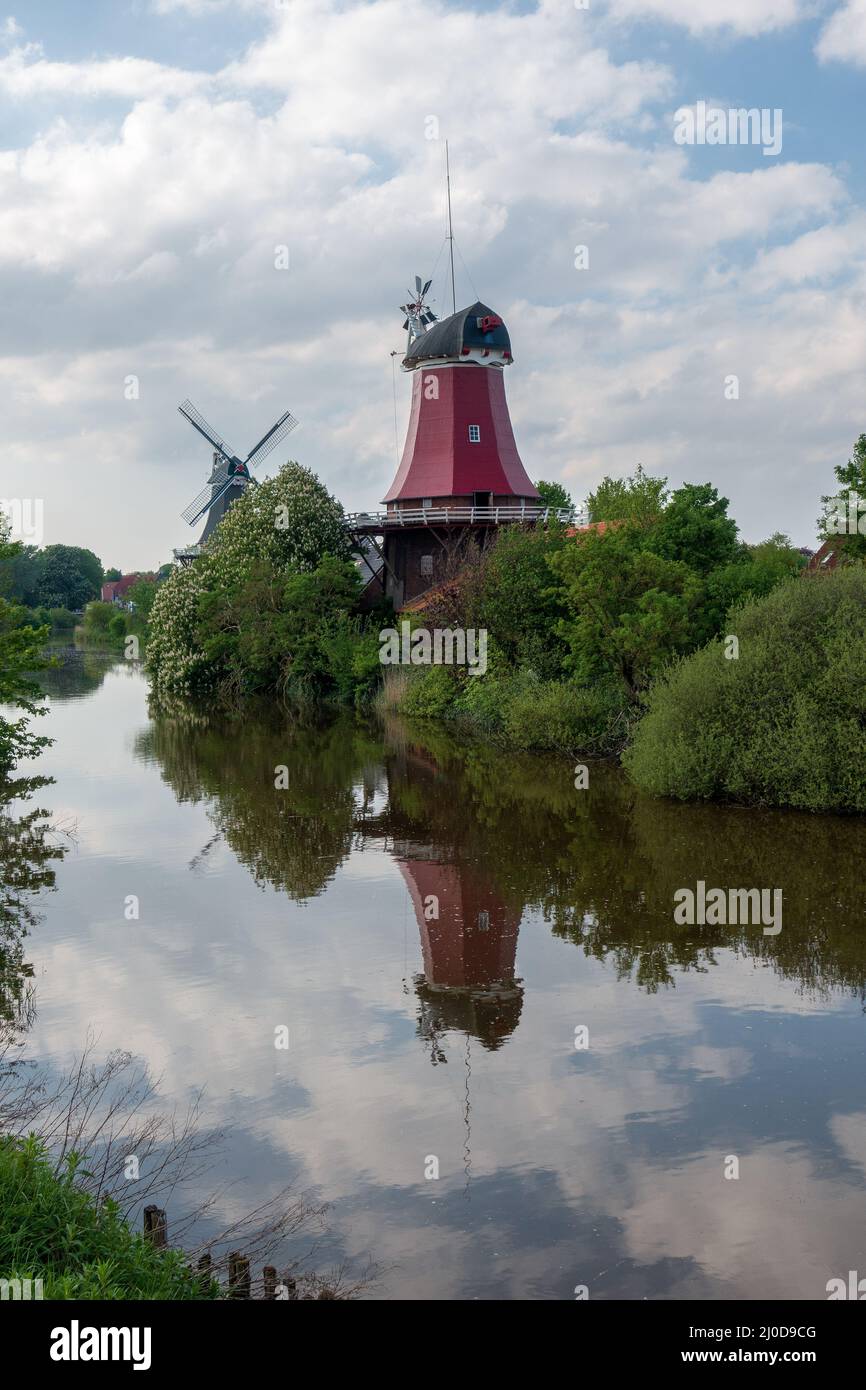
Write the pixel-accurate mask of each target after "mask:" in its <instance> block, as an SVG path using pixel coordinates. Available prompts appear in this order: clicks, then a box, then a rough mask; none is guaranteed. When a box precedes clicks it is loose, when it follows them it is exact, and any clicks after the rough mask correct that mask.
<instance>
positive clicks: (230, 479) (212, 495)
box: [178, 400, 298, 545]
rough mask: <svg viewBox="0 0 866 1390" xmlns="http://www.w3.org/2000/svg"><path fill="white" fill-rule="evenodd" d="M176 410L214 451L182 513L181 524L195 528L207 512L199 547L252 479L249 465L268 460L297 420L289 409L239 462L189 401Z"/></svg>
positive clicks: (221, 437) (228, 446)
mask: <svg viewBox="0 0 866 1390" xmlns="http://www.w3.org/2000/svg"><path fill="white" fill-rule="evenodd" d="M178 410H179V411H180V413H181V415H183V416H184V417H185V419H187V420H189V423H190V424H191V425H192V427H193V429H195V430H197V431H198V433H199V434H201V435H203V436H204V438H205V439H206V440H207V441H208V443H209V444H210V445H211V446H212V447H213V449H214V456H213V469H212V471H211V475H210V478H209V479H208V481H207V483H206V484H205V486H204V487H203V488H202V490H201V492H200V493H199V494H198V495H197V496H196V497H194V498H193V500H192V501H191V502H190V504H189V506H188V507H185V508H184V510H183V512H182V513H181V515H182V517H183V519H184V521H186V522H188V523H189V525H190V526H195V524H196V522H197V521H199V520H200V518H201V517H203V516H204V515H205V513H207V524H206V526H205V529H204V532H203V533H202V536H201V539H200V541H199V545H201V544H203V543H204V541H206V540H207V538H208V537H209V536H210V535H211V533H212V532H213V531H214V530H215V529H216V527H217V526H218V525H219V523H220V521H221V520H222V518H223V517H224V516H225V514H226V511H227V510H228V508H229V506H230V505H231V503H232V502H233V501H234V500H235V498H236V497H237V496H238V494H239V493H240V492H242V491H244V490H245V489H246V488H247V487H248V486H249V485H250V483H251V482H252V481H253V479H251V478H250V473H249V468H250V466H252V467H256V466H257V465H258V464H260V463H261V462H262V461H263V460H264V459H266V458H267V456H268V454H270V453H271V452H272V451H273V450H274V449H275V448H276V447H277V445H278V444H279V443H280V441H281V440H283V439H285V437H286V435H287V434H289V432H290V431H291V430H293V429H294V428H295V426H296V425H297V423H298V422H297V420H296V419H295V417H294V415H292V413H291V411H290V410H287V411H285V412H284V414H282V415H281V416H280V418H279V420H277V422H276V424H274V425H272V426H271V428H270V429H269V430H268V432H267V434H265V435H263V436H262V438H261V439H260V440H259V442H258V444H256V445H255V446H254V447H253V448H252V449H251V450H250V452H249V454H248V455H247V457H246V458H245V459H239V458H238V456H237V455H236V454H235V453H234V451H233V450H232V449H231V446H230V445H228V444H227V443H226V441H225V439H224V438H223V436H222V435H221V434H217V432H216V430H215V429H213V428H212V426H211V425H209V424H208V422H207V420H206V419H205V418H204V416H203V415H202V413H201V411H200V410H197V409H196V407H195V406H194V405H193V403H192V401H188V400H187V401H184V402H183V404H182V405H179V406H178Z"/></svg>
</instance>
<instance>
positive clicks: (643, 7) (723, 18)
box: [609, 0, 814, 37]
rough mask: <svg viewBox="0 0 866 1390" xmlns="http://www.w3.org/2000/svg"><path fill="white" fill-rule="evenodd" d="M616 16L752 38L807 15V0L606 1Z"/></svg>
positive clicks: (808, 8)
mask: <svg viewBox="0 0 866 1390" xmlns="http://www.w3.org/2000/svg"><path fill="white" fill-rule="evenodd" d="M609 3H610V13H611V14H612V15H613V16H614V18H616V19H634V20H650V21H651V20H663V21H666V22H667V23H669V24H680V25H682V26H683V27H684V28H686V29H688V30H689V31H690V32H691V33H692V34H705V33H712V32H717V31H718V30H720V29H722V30H724V29H729V30H732V31H733V33H734V34H736V35H737V36H738V37H753V36H755V35H756V34H765V33H768V32H770V31H772V30H777V29H785V28H787V27H788V26H790V25H792V24H797V23H799V22H800V20H802V19H804V18H806V17H808V15H809V14H810V13H812V11H813V9H814V5H813V4H811V3H809V0H609Z"/></svg>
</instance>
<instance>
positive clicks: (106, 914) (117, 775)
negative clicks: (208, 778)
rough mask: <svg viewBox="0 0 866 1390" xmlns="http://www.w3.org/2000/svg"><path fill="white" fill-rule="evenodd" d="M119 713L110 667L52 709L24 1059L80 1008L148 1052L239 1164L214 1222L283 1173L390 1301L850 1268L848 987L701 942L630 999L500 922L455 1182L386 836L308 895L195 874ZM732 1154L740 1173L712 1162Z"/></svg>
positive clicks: (528, 920) (441, 1092)
mask: <svg viewBox="0 0 866 1390" xmlns="http://www.w3.org/2000/svg"><path fill="white" fill-rule="evenodd" d="M103 700H104V701H105V703H104V704H103V703H102V701H103ZM70 710H74V718H72V717H70V716H69V711H70ZM142 711H143V686H141V685H138V686H137V685H135V684H134V683H129V682H127V681H126V680H124V681H123V682H122V684H121V683H120V682H118V683H114V682H113V680H112V677H111V676H109V677H108V679H107V680H106V683H105V685H104V686H103V688H102V691H101V692H100V696H99V701H98V702H97V701H93V702H87V701H79V702H73V703H72V704H71V705H68V706H64V707H62V708H61V710H60V711H59V712H58V720H57V722H55V720H54V715H53V714H52V726H51V729H50V732H52V733H54V734H56V735H57V736H58V739H59V741H58V743H57V744H56V745H55V748H54V749H52V750H51V751H50V753H49V754H48V756H47V757H46V763H48V762H49V761H50V762H52V763H53V764H54V766H50V767H48V768H47V770H48V771H50V772H53V773H55V775H57V776H58V777H59V778H60V782H59V784H58V786H57V788H56V789H54V788H49V789H47V793H46V801H49V802H50V801H51V799H52V797H53V794H54V792H55V790H56V792H57V794H58V801H57V802H56V803H55V804H60V798H62V804H63V805H65V806H66V807H68V808H69V811H70V814H71V815H72V816H73V817H74V818H75V819H77V820H78V822H79V827H80V839H79V849H78V852H77V853H74V854H71V855H69V856H67V859H66V860H65V861H64V862H63V863H62V864H60V865H58V887H59V890H60V891H59V892H58V893H57V894H54V895H46V897H45V900H44V904H42V906H43V908H44V910H45V912H46V921H45V923H44V925H43V926H41V927H40V928H39V929H38V931H37V932H35V933H34V935H33V936H32V938H31V940H30V956H31V958H32V959H33V962H34V965H35V966H36V969H37V973H38V976H39V990H38V999H37V1004H38V1018H37V1024H36V1027H35V1029H34V1031H33V1034H32V1045H33V1052H34V1053H35V1054H37V1055H40V1054H41V1055H43V1056H45V1055H51V1056H55V1057H61V1056H63V1057H68V1056H70V1055H72V1054H74V1053H76V1052H77V1051H78V1050H79V1049H80V1047H81V1044H82V1041H83V1039H84V1037H85V1036H86V1034H87V1031H88V1029H89V1028H90V1027H93V1028H94V1029H95V1030H96V1031H97V1032H98V1033H99V1034H100V1049H101V1051H102V1052H107V1051H109V1050H110V1049H112V1048H118V1047H119V1048H125V1049H128V1050H131V1051H132V1052H134V1053H136V1054H139V1055H141V1056H142V1057H143V1058H145V1059H147V1061H148V1062H149V1064H150V1066H151V1068H152V1070H153V1072H155V1073H157V1074H159V1073H162V1074H163V1075H164V1082H163V1086H162V1095H163V1097H164V1098H165V1099H166V1100H167V1101H168V1102H170V1101H171V1100H173V1099H177V1100H178V1101H179V1102H180V1103H181V1104H183V1103H184V1102H185V1100H186V1099H187V1097H188V1096H189V1095H190V1094H191V1093H192V1092H194V1091H196V1090H197V1089H198V1088H199V1087H200V1086H201V1085H205V1086H206V1094H205V1098H204V1106H203V1116H204V1121H205V1123H206V1124H207V1125H214V1126H217V1127H219V1126H223V1125H226V1124H231V1123H235V1124H237V1125H238V1126H239V1127H240V1130H241V1136H240V1138H239V1139H238V1141H237V1144H236V1146H235V1147H234V1149H233V1150H232V1154H233V1157H232V1165H233V1166H232V1170H231V1171H232V1174H240V1175H249V1174H252V1178H251V1181H250V1182H249V1183H241V1184H239V1185H238V1186H236V1187H234V1188H232V1189H231V1191H230V1192H229V1194H228V1195H227V1196H226V1197H225V1198H224V1199H223V1201H222V1202H221V1204H220V1211H221V1215H222V1216H223V1217H224V1219H228V1218H230V1217H237V1216H239V1215H241V1214H242V1213H243V1212H244V1211H246V1210H248V1209H249V1208H251V1207H252V1206H254V1205H255V1204H256V1203H257V1202H258V1201H259V1200H261V1199H262V1197H263V1196H266V1195H269V1194H270V1193H271V1192H272V1191H273V1190H274V1189H275V1188H277V1187H279V1186H281V1185H282V1184H283V1182H286V1181H289V1180H290V1179H291V1178H294V1177H295V1176H297V1179H298V1184H299V1186H300V1187H301V1188H307V1187H314V1188H315V1189H316V1190H317V1192H318V1193H319V1194H320V1195H321V1197H322V1198H323V1199H325V1200H328V1201H329V1202H331V1203H332V1204H333V1207H332V1211H331V1218H330V1219H331V1224H332V1225H333V1226H334V1227H335V1228H336V1230H337V1232H338V1234H339V1238H340V1242H341V1249H342V1250H344V1251H345V1252H346V1253H348V1254H349V1255H352V1256H357V1257H358V1258H359V1259H363V1258H364V1257H365V1256H366V1255H368V1254H371V1255H372V1256H373V1257H374V1258H375V1259H376V1260H378V1261H379V1262H381V1263H382V1264H384V1265H389V1264H394V1265H396V1266H397V1267H398V1268H397V1270H396V1272H395V1273H394V1275H393V1276H388V1277H387V1278H386V1280H385V1282H384V1285H383V1291H384V1292H388V1293H391V1294H395V1293H408V1294H409V1295H410V1296H412V1297H431V1298H443V1297H449V1296H451V1297H456V1296H464V1297H465V1296H472V1295H473V1294H478V1295H479V1296H483V1295H484V1294H485V1291H489V1290H491V1289H494V1290H495V1291H496V1296H498V1297H514V1298H516V1297H527V1296H530V1297H563V1298H569V1297H571V1293H572V1289H573V1286H574V1284H575V1283H577V1282H586V1283H588V1284H589V1285H590V1288H591V1291H592V1290H593V1288H594V1285H593V1281H594V1280H597V1288H596V1292H597V1293H598V1295H599V1296H607V1297H615V1296H617V1295H619V1296H623V1297H644V1296H649V1297H652V1296H657V1295H659V1294H660V1293H661V1294H663V1295H664V1296H671V1295H673V1296H678V1297H688V1296H690V1295H693V1296H698V1297H731V1296H746V1297H783V1296H791V1295H794V1296H799V1297H822V1296H823V1287H824V1284H825V1282H826V1279H827V1278H829V1277H830V1275H831V1274H832V1273H833V1272H836V1271H844V1270H847V1269H848V1268H853V1267H857V1252H856V1251H854V1250H851V1249H850V1248H849V1247H850V1246H851V1244H852V1243H853V1242H854V1240H855V1239H856V1233H857V1231H858V1229H859V1227H858V1224H857V1223H858V1219H859V1208H860V1206H861V1205H862V1190H861V1188H860V1187H859V1186H858V1185H857V1174H858V1173H864V1172H866V1114H864V1113H863V1112H862V1110H860V1109H859V1108H858V1105H859V1103H860V1098H859V1096H858V1093H857V1084H858V1083H857V1074H856V1072H855V1071H854V1070H853V1069H852V1068H850V1067H846V1066H845V1065H844V1062H845V1061H846V1060H847V1058H848V1056H849V1053H847V1052H846V1051H845V1050H844V1048H843V1044H842V1043H840V1042H839V1041H838V1038H837V1037H836V1036H835V1035H833V1036H830V1034H829V1032H828V1031H827V1030H826V1029H825V1032H823V1033H816V1032H814V1031H812V1032H809V1031H808V1030H815V1029H820V1028H825V1025H826V1028H827V1029H829V1026H830V1014H831V1013H832V1014H835V1015H837V1016H843V1015H845V1014H846V1011H848V1013H849V1014H850V1017H851V1019H852V1020H853V1025H854V1027H856V1026H857V1024H858V1023H859V1022H860V1016H859V1013H857V1012H856V1010H857V1008H858V1006H857V1004H856V1003H849V1002H848V1001H847V1000H846V999H845V998H844V997H842V996H837V997H836V998H835V999H834V1000H833V1001H832V1003H831V1004H828V1002H827V1001H822V1002H819V1001H817V1000H815V999H809V998H808V997H807V996H806V995H805V994H803V993H801V992H799V990H798V986H797V983H796V982H794V981H790V980H784V979H782V978H781V977H780V976H779V975H778V974H777V973H776V972H775V971H773V970H772V969H770V968H767V967H765V966H764V965H762V964H761V963H760V962H755V961H754V960H752V959H746V958H743V957H738V956H737V955H735V954H734V953H733V952H732V951H730V950H727V949H724V948H718V949H717V950H716V952H715V962H716V963H715V964H714V965H712V966H710V967H709V968H708V969H707V970H706V971H705V972H702V971H691V972H676V973H675V976H674V978H675V983H676V988H675V989H669V990H661V991H659V992H658V993H657V994H647V993H645V992H643V991H641V990H640V989H638V988H636V987H635V986H634V984H633V983H631V982H620V981H617V979H616V977H615V974H614V970H613V967H612V965H611V964H609V963H601V962H599V961H598V960H595V959H591V958H587V957H586V956H585V955H584V953H583V951H582V950H579V949H576V948H575V947H574V945H572V944H571V943H570V942H567V941H565V940H562V939H560V938H557V937H554V936H553V935H552V934H551V931H550V928H549V926H548V925H547V924H545V923H544V922H543V921H542V920H541V919H540V918H539V917H538V916H537V915H535V914H532V913H526V914H524V920H523V922H522V924H521V927H520V935H519V940H518V947H517V972H518V974H519V975H520V976H521V977H522V978H523V979H524V981H525V985H526V996H525V1004H524V1008H523V1013H522V1016H521V1019H520V1023H519V1026H518V1027H517V1029H516V1030H515V1031H514V1033H513V1034H512V1035H511V1036H510V1037H509V1038H508V1039H507V1040H506V1041H505V1043H504V1045H503V1046H502V1048H501V1050H500V1051H499V1052H497V1053H494V1054H490V1053H487V1052H485V1050H484V1049H483V1047H482V1046H481V1045H480V1044H477V1043H475V1042H473V1043H472V1044H471V1077H470V1079H469V1089H470V1100H471V1111H470V1125H471V1136H470V1139H469V1143H470V1148H471V1172H472V1181H471V1184H470V1189H469V1201H465V1200H464V1197H463V1191H464V1187H465V1174H464V1144H465V1142H466V1132H465V1127H464V1106H465V1087H466V1080H467V1073H466V1069H465V1057H464V1051H465V1040H464V1038H463V1037H462V1036H461V1035H459V1034H458V1033H456V1032H453V1031H447V1032H446V1033H445V1036H444V1039H443V1047H444V1050H445V1054H446V1056H447V1058H448V1062H447V1065H440V1066H437V1067H435V1068H434V1067H431V1066H430V1064H429V1061H428V1059H427V1057H426V1055H425V1053H424V1049H423V1047H422V1045H421V1043H420V1042H419V1040H418V1038H417V1037H416V1035H415V1019H416V1011H417V1007H418V1002H417V999H416V997H415V994H414V989H413V987H412V980H413V977H414V975H415V974H416V972H417V971H418V970H419V969H420V967H421V947H420V941H419V935H418V928H417V924H416V921H415V916H414V913H413V910H412V906H411V903H410V901H409V897H408V894H407V892H406V888H405V885H404V883H403V881H402V879H401V877H400V873H399V869H398V867H397V864H396V863H395V862H394V859H393V857H392V854H391V853H390V852H389V851H388V850H386V849H385V848H383V843H382V842H381V841H377V842H375V843H369V842H368V843H367V844H366V845H364V846H363V847H359V848H356V849H354V850H353V851H352V852H351V854H350V856H349V858H348V859H347V860H346V861H345V863H344V864H343V865H342V866H341V867H339V868H338V869H337V871H336V874H335V876H334V878H333V880H332V881H331V882H330V883H329V884H328V886H327V890H326V892H324V893H323V894H321V895H320V896H318V897H312V898H309V899H308V900H307V901H306V902H304V903H303V904H299V903H297V902H294V901H292V900H291V899H290V898H289V897H288V896H287V895H286V894H284V893H279V892H276V891H274V890H273V889H272V888H270V887H265V888H264V889H259V888H257V887H256V885H255V884H254V882H253V881H252V879H251V877H250V875H249V873H248V872H247V871H246V870H245V869H244V868H242V867H241V866H239V865H238V863H237V860H236V859H235V856H234V855H233V854H232V853H231V852H230V851H229V850H227V849H226V848H225V847H223V846H220V847H219V857H218V858H211V857H209V858H208V859H207V861H206V865H205V866H204V867H203V868H202V870H201V871H200V872H197V873H194V872H190V870H189V868H188V865H189V862H190V860H191V859H192V858H193V856H194V855H195V854H197V853H198V851H200V850H201V848H202V846H203V845H204V844H205V843H207V841H208V840H209V838H210V837H211V835H212V833H213V825H212V823H211V821H210V820H209V818H208V816H207V813H206V809H205V806H204V805H203V804H197V805H196V804H192V803H184V804H183V805H179V804H178V803H177V802H176V800H175V797H174V794H173V792H172V791H171V789H170V788H169V787H168V786H167V785H166V783H165V782H163V781H162V779H161V775H160V768H159V766H157V765H155V764H148V765H145V764H141V763H132V762H131V761H130V760H129V755H128V752H127V751H126V749H127V747H128V739H127V737H126V735H125V733H124V730H125V729H128V728H129V727H133V728H138V727H140V726H141V724H142V723H143V712H142ZM82 748H85V749H86V750H87V751H86V753H85V754H84V760H85V761H86V764H87V766H86V769H85V770H84V771H82V769H81V767H80V766H77V765H76V764H75V762H74V761H73V759H74V758H81V756H82V755H81V751H80V750H81V749H82ZM76 750H78V751H76ZM128 893H137V894H139V896H140V898H141V912H142V915H141V920H140V921H139V922H126V921H125V920H124V917H123V899H124V897H125V896H126V894H128ZM278 1024H287V1025H288V1026H289V1029H290V1035H291V1048H290V1050H289V1051H288V1052H282V1051H277V1050H276V1049H275V1048H274V1045H273V1030H274V1028H275V1026H277V1025H278ZM578 1024H585V1025H586V1026H587V1027H588V1028H589V1032H590V1047H589V1050H588V1052H585V1053H583V1052H575V1050H574V1029H575V1026H577V1025H578ZM846 1036H847V1034H846ZM825 1039H826V1041H825ZM856 1041H857V1036H856V1035H855V1034H853V1033H852V1035H851V1041H850V1043H848V1044H846V1046H848V1047H849V1048H850V1049H851V1050H852V1051H853V1049H854V1047H855V1045H856ZM834 1047H837V1048H839V1049H842V1050H841V1051H839V1052H838V1053H834V1052H833V1048H834ZM840 1060H841V1062H842V1063H843V1065H841V1066H840V1065H839V1062H840ZM819 1063H820V1065H819ZM773 1067H774V1068H775V1070H769V1069H770V1068H773ZM827 1067H835V1068H836V1070H835V1072H834V1074H835V1075H836V1077H837V1081H838V1086H837V1088H836V1089H837V1092H838V1093H837V1094H836V1095H835V1096H834V1098H833V1110H834V1112H835V1113H833V1114H832V1115H831V1114H829V1113H828V1106H829V1102H828V1101H827V1100H825V1098H824V1092H825V1089H826V1087H825V1085H824V1078H825V1074H826V1068H827ZM786 1068H787V1070H786ZM783 1084H784V1085H786V1086H788V1087H789V1088H790V1095H786V1096H783V1100H785V1104H784V1105H782V1106H781V1107H780V1106H778V1105H777V1106H776V1108H775V1109H774V1110H773V1112H772V1114H770V1113H769V1110H770V1102H771V1101H772V1100H773V1099H774V1092H775V1093H777V1092H778V1088H779V1087H780V1086H781V1085H783ZM795 1088H796V1091H795ZM795 1094H796V1100H794V1099H793V1096H794V1095H795ZM846 1103H847V1104H848V1106H849V1108H848V1110H847V1111H846ZM728 1134H730V1138H729V1139H728V1138H727V1135H728ZM810 1142H811V1143H812V1144H813V1145H814V1146H815V1150H816V1153H817V1154H818V1157H814V1156H813V1155H812V1154H811V1152H810V1151H809V1150H808V1149H807V1147H806V1146H807V1144H808V1143H810ZM730 1152H734V1153H737V1154H738V1156H739V1158H740V1160H741V1178H740V1180H739V1182H725V1180H724V1178H723V1177H722V1162H723V1158H724V1155H725V1154H726V1153H730ZM431 1153H432V1154H436V1155H437V1156H438V1158H439V1160H440V1164H441V1174H442V1176H441V1178H440V1180H439V1181H438V1182H432V1183H431V1182H426V1181H425V1180H424V1176H423V1167H424V1159H425V1156H426V1155H427V1154H431ZM842 1160H844V1162H845V1164H846V1165H848V1166H843V1164H842Z"/></svg>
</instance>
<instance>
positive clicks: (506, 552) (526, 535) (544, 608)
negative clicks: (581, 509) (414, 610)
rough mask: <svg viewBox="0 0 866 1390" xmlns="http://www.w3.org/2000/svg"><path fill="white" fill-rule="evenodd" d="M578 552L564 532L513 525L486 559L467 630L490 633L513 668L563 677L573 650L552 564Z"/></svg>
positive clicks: (557, 528)
mask: <svg viewBox="0 0 866 1390" xmlns="http://www.w3.org/2000/svg"><path fill="white" fill-rule="evenodd" d="M565 547H568V548H569V549H572V548H573V547H574V541H573V540H570V539H569V538H568V537H567V536H566V534H565V529H564V528H563V527H551V528H549V529H538V528H536V527H521V526H509V527H506V528H504V529H503V530H502V531H500V533H499V535H498V538H497V540H496V543H495V544H494V545H493V546H492V547H491V549H490V550H488V551H487V552H485V554H484V555H483V556H482V558H481V563H480V575H479V580H478V585H477V596H476V597H475V599H474V601H473V602H472V603H471V612H469V613H468V614H467V615H466V616H467V619H468V621H467V622H466V623H465V626H468V627H472V626H475V627H483V628H486V629H487V630H488V632H489V634H490V637H491V638H492V640H493V641H495V642H496V643H497V645H498V647H499V649H500V650H501V652H502V653H503V655H504V657H505V659H506V661H507V662H508V663H509V665H511V666H514V667H521V666H526V667H529V668H531V669H533V670H535V671H537V672H538V674H539V675H540V676H542V677H545V678H549V677H554V676H560V675H562V674H563V666H564V662H565V659H566V658H567V655H568V648H567V646H566V645H565V643H564V642H563V640H562V638H561V636H559V632H558V627H559V623H560V621H561V619H562V618H564V617H565V615H566V606H565V602H564V595H563V592H562V586H561V585H560V584H558V583H557V580H556V578H555V576H554V574H553V571H552V570H551V567H550V559H551V557H552V556H553V555H557V554H559V552H560V551H561V550H563V549H564V548H565Z"/></svg>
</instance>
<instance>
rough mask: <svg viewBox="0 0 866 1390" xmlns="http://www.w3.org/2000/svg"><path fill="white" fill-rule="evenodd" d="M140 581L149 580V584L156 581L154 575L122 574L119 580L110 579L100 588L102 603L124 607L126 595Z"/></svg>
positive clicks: (126, 600)
mask: <svg viewBox="0 0 866 1390" xmlns="http://www.w3.org/2000/svg"><path fill="white" fill-rule="evenodd" d="M140 579H149V580H150V582H151V584H152V583H153V582H154V580H155V579H156V575H155V574H124V575H121V577H120V579H110V580H109V581H108V583H107V584H103V586H102V602H103V603H116V604H117V605H118V607H124V608H125V607H126V604H127V603H128V601H129V600H128V598H127V594H128V592H129V590H130V589H131V588H132V586H133V585H134V584H137V583H138V581H139V580H140Z"/></svg>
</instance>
